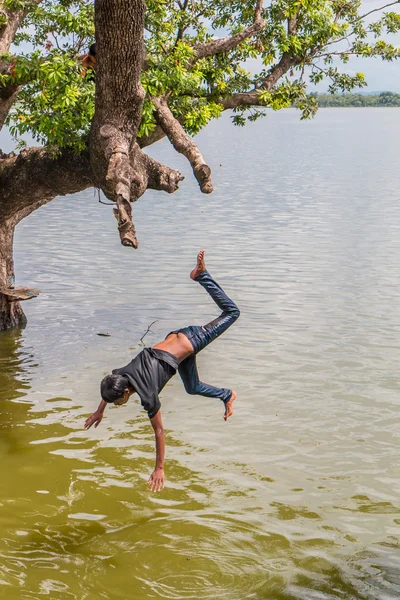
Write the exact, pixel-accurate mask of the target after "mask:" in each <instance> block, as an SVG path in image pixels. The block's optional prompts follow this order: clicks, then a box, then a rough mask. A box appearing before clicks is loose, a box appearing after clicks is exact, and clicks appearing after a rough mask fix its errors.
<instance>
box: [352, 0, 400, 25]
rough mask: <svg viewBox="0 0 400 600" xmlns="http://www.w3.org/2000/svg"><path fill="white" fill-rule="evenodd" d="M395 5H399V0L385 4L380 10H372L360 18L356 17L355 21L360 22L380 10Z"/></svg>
mask: <svg viewBox="0 0 400 600" xmlns="http://www.w3.org/2000/svg"><path fill="white" fill-rule="evenodd" d="M395 4H400V0H395V1H394V2H389V4H385V5H384V6H381V7H380V8H374V9H373V10H370V11H369V12H367V13H365V14H364V15H361V16H360V17H358V19H357V21H362V19H365V17H368V16H369V15H372V13H375V12H380V11H381V10H385V8H388V7H389V6H394V5H395Z"/></svg>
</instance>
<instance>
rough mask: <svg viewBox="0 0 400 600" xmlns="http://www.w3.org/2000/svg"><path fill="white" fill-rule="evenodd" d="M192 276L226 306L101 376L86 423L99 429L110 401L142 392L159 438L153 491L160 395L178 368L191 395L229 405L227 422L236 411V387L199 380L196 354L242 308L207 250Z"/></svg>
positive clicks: (159, 476) (160, 469) (158, 472)
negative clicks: (210, 265)
mask: <svg viewBox="0 0 400 600" xmlns="http://www.w3.org/2000/svg"><path fill="white" fill-rule="evenodd" d="M190 277H191V278H192V279H193V280H194V281H198V282H199V283H200V285H202V286H203V287H204V289H205V290H206V291H207V292H208V293H209V294H210V296H211V298H212V299H213V300H214V302H215V303H216V304H217V306H218V307H219V308H220V309H221V310H222V313H221V314H220V316H219V317H217V318H216V319H214V320H213V321H211V322H210V323H207V325H204V326H203V327H201V326H198V325H192V326H190V327H184V328H183V329H177V330H175V331H172V332H171V333H169V334H168V335H167V337H166V338H165V340H164V341H162V342H160V343H159V344H156V345H155V346H153V347H152V348H145V349H144V350H142V351H141V352H140V353H139V354H138V355H137V356H136V357H135V358H134V359H133V360H132V361H131V362H130V363H129V364H127V365H126V366H125V367H121V368H120V369H114V370H113V371H112V374H111V375H107V376H106V377H104V379H103V380H102V382H101V384H100V393H101V398H102V400H101V402H100V404H99V407H98V408H97V410H96V412H94V413H93V414H92V415H91V416H90V417H88V418H87V419H86V422H85V429H89V428H90V427H91V426H92V425H94V426H95V427H97V426H98V425H99V424H100V422H101V420H102V418H103V413H104V410H105V408H106V406H107V404H111V403H112V404H114V405H116V406H121V405H122V404H125V403H126V402H127V401H128V399H129V397H130V396H131V395H132V394H133V393H135V392H136V393H137V394H138V395H139V397H140V400H141V404H142V406H143V407H144V408H145V410H147V414H148V416H149V419H150V423H151V424H152V426H153V429H154V433H155V440H156V466H155V469H154V471H153V473H152V474H151V476H150V479H149V480H148V482H147V483H148V485H149V487H150V490H151V491H152V492H158V491H159V490H162V489H163V487H164V457H165V440H164V428H163V422H162V418H161V410H160V407H161V404H160V400H159V398H158V394H159V392H160V391H161V390H162V389H163V387H164V386H165V384H166V383H167V382H168V381H169V380H170V379H171V377H173V376H174V375H175V373H176V371H178V372H179V375H180V376H181V378H182V381H183V384H184V386H185V390H186V391H187V393H188V394H193V395H194V394H199V395H200V396H207V397H210V398H218V399H219V400H222V402H223V403H224V405H225V414H224V419H225V421H226V420H227V419H228V418H229V417H230V416H231V415H232V414H233V408H232V406H233V402H234V400H235V398H236V392H234V391H233V390H229V389H225V388H217V387H214V386H211V385H208V384H207V383H203V382H202V381H200V379H199V375H198V372H197V366H196V355H197V354H198V353H199V352H200V350H203V348H205V347H206V346H207V345H208V344H210V343H211V342H213V341H214V340H215V339H216V338H217V337H218V336H220V335H221V333H223V332H224V331H226V330H227V329H228V327H230V326H231V325H232V323H234V322H235V321H236V320H237V319H238V318H239V315H240V311H239V309H238V307H237V306H236V304H235V303H234V302H233V301H232V300H231V299H230V298H228V296H227V295H226V294H225V292H224V291H223V289H222V288H221V287H220V286H219V285H218V283H216V281H214V279H213V278H212V277H211V275H210V274H209V272H208V271H207V270H206V266H205V262H204V250H201V252H199V254H198V256H197V264H196V267H195V268H194V269H193V271H192V272H191V273H190Z"/></svg>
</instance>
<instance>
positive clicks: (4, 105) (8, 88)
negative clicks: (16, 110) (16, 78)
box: [0, 83, 22, 130]
mask: <svg viewBox="0 0 400 600" xmlns="http://www.w3.org/2000/svg"><path fill="white" fill-rule="evenodd" d="M21 87H22V86H20V85H15V84H12V83H9V84H7V85H2V86H0V130H1V129H2V128H3V125H4V123H5V120H6V119H7V116H8V113H9V112H10V110H11V108H12V106H13V104H14V102H15V101H16V99H17V96H18V93H19V91H20V89H21Z"/></svg>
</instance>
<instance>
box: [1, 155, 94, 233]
mask: <svg viewBox="0 0 400 600" xmlns="http://www.w3.org/2000/svg"><path fill="white" fill-rule="evenodd" d="M91 186H93V182H92V178H91V170H90V163H89V155H88V152H83V153H81V154H79V155H78V154H74V153H72V152H70V151H68V150H64V151H63V152H62V153H61V154H60V155H59V156H58V157H56V158H52V157H51V156H50V155H49V153H48V151H47V149H46V148H36V147H33V148H29V149H26V150H23V151H22V152H20V154H18V155H15V154H14V153H13V152H12V153H11V154H9V155H2V157H1V158H0V222H3V221H6V220H13V221H14V222H15V223H17V222H19V221H20V220H21V219H22V218H23V217H25V216H27V215H28V214H30V212H32V211H33V210H35V209H36V208H38V207H39V206H41V205H42V204H46V203H47V202H49V201H50V200H52V199H53V198H55V197H56V196H63V195H65V194H74V193H76V192H80V191H82V190H85V189H87V188H88V187H91Z"/></svg>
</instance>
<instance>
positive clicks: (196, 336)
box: [173, 271, 240, 402]
mask: <svg viewBox="0 0 400 600" xmlns="http://www.w3.org/2000/svg"><path fill="white" fill-rule="evenodd" d="M196 281H198V282H199V283H200V285H202V286H203V287H204V289H205V290H207V292H208V293H209V294H210V296H211V298H212V299H213V300H214V302H215V303H216V304H217V305H218V306H219V308H220V309H221V310H222V313H221V314H220V316H219V317H217V318H216V319H214V320H213V321H211V322H210V323H207V325H204V327H201V326H199V325H193V326H191V327H184V328H183V329H178V330H176V331H174V332H173V333H183V334H184V335H185V336H186V337H187V338H188V340H189V341H190V343H191V344H192V346H193V349H194V354H191V355H190V356H188V358H186V359H185V360H184V361H182V362H181V364H180V365H179V368H178V371H179V375H180V376H181V378H182V381H183V384H184V386H185V390H186V391H187V393H188V394H196V395H197V394H199V395H200V396H208V397H210V398H219V399H220V400H222V401H223V402H227V401H228V400H229V399H230V397H231V395H232V390H228V389H224V388H217V387H214V386H212V385H208V384H207V383H203V382H202V381H200V379H199V374H198V372H197V365H196V354H198V352H200V351H201V350H203V348H205V347H206V346H207V345H208V344H210V343H211V342H213V341H214V340H215V339H216V338H217V337H218V336H220V335H221V333H223V332H224V331H226V330H227V329H228V327H230V326H231V325H232V323H234V322H235V321H236V320H237V319H238V318H239V315H240V311H239V309H238V307H237V306H236V304H235V303H234V302H233V301H232V300H231V299H230V298H228V296H227V295H226V294H225V292H224V290H223V289H222V288H221V287H220V286H219V285H218V283H217V282H216V281H214V279H213V278H212V277H211V275H210V273H209V272H208V271H203V273H201V274H200V275H199V276H198V277H196Z"/></svg>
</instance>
